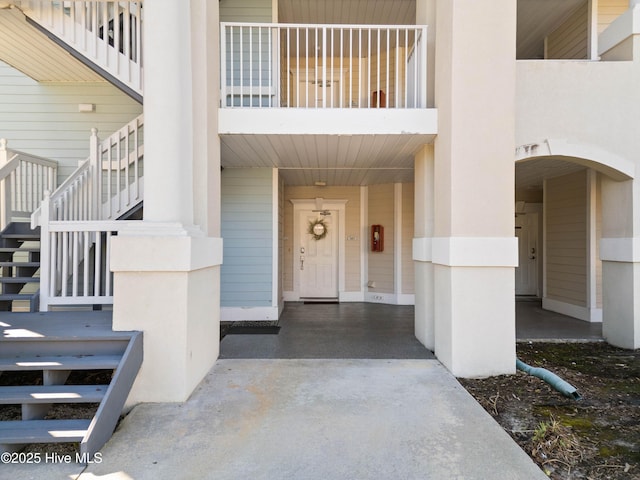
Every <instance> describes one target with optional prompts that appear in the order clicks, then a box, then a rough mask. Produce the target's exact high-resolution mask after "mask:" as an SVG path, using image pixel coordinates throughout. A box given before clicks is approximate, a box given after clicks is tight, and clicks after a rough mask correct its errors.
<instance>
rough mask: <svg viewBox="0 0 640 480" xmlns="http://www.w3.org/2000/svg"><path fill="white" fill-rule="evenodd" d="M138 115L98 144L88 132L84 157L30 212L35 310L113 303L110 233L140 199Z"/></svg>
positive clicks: (94, 133)
mask: <svg viewBox="0 0 640 480" xmlns="http://www.w3.org/2000/svg"><path fill="white" fill-rule="evenodd" d="M143 126H144V118H143V116H142V115H140V116H139V117H138V118H136V119H134V120H132V121H131V122H129V123H128V124H127V125H125V126H124V127H122V128H121V129H120V130H118V131H117V132H115V133H114V134H113V135H111V136H109V137H108V138H106V139H105V140H103V141H102V142H100V140H99V138H98V132H97V130H95V129H93V130H92V131H91V138H90V142H89V143H90V156H89V158H87V159H86V160H85V161H83V162H82V163H81V164H80V166H79V167H78V168H77V169H76V171H75V172H73V173H72V174H71V175H70V176H69V177H68V178H67V179H66V180H65V181H64V182H63V183H62V184H61V185H60V187H58V189H57V190H56V191H54V192H53V193H51V194H48V192H47V193H45V196H44V199H43V201H42V204H41V206H40V208H39V209H37V210H36V211H35V212H34V213H33V214H32V215H31V225H32V227H35V226H38V225H39V226H40V238H41V240H40V249H41V251H40V310H41V311H46V310H48V309H49V306H50V305H87V304H110V303H113V293H112V285H113V283H112V276H111V272H109V255H110V251H111V237H112V236H113V235H116V234H117V232H118V231H119V230H120V229H122V228H124V226H125V224H124V222H118V221H116V220H118V218H120V217H122V215H124V214H125V213H127V211H129V210H131V209H132V208H133V207H135V206H137V205H138V204H140V203H141V202H142V200H143V197H144V145H143V142H144V139H143Z"/></svg>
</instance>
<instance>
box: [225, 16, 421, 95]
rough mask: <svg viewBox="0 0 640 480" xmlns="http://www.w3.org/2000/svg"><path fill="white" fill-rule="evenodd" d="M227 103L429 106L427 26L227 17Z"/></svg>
mask: <svg viewBox="0 0 640 480" xmlns="http://www.w3.org/2000/svg"><path fill="white" fill-rule="evenodd" d="M220 32H221V80H222V82H221V83H222V92H221V93H222V95H221V104H222V105H221V106H222V107H253V108H260V107H262V108H265V107H266V108H274V107H285V108H292V107H293V108H426V106H427V102H426V88H427V84H426V78H427V58H426V57H427V53H426V52H427V48H426V39H427V27H425V26H415V25H413V26H398V25H298V24H266V23H222V24H221V28H220Z"/></svg>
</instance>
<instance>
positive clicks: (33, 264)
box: [0, 262, 40, 267]
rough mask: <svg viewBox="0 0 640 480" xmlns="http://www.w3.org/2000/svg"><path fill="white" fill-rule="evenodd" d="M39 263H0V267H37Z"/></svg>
mask: <svg viewBox="0 0 640 480" xmlns="http://www.w3.org/2000/svg"><path fill="white" fill-rule="evenodd" d="M39 266H40V262H0V267H39Z"/></svg>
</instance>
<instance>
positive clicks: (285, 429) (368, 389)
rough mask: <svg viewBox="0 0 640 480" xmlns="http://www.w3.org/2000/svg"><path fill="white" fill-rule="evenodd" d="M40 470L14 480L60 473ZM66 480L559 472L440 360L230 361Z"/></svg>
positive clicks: (138, 412) (133, 422)
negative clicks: (547, 467)
mask: <svg viewBox="0 0 640 480" xmlns="http://www.w3.org/2000/svg"><path fill="white" fill-rule="evenodd" d="M28 467H30V466H22V467H20V468H21V469H27V468H28ZM31 467H38V466H31ZM11 468H17V467H11ZM5 471H6V472H7V474H9V473H10V472H9V471H8V469H7V466H3V471H2V473H3V475H4V473H5ZM38 471H39V470H38V469H35V468H34V469H32V470H30V472H31V473H32V474H34V476H31V477H27V476H22V475H15V476H13V475H11V474H9V477H7V478H12V479H17V478H57V477H54V476H51V475H50V474H49V475H47V476H43V477H39V476H37V475H38ZM28 472H29V471H28V470H22V471H21V473H22V474H27V473H28ZM12 473H16V474H17V473H18V471H17V470H15V471H14V472H12ZM50 473H51V471H50ZM63 478H79V479H80V480H93V479H98V478H100V479H110V480H115V479H118V480H125V479H126V480H129V479H135V480H142V479H154V480H156V479H172V480H173V479H185V480H186V479H189V480H191V479H196V478H197V479H216V480H222V479H233V480H237V479H249V478H250V479H269V480H272V479H296V480H307V479H308V480H311V479H318V480H333V479H438V480H440V479H482V480H485V479H488V478H491V479H511V480H517V479H522V480H536V479H540V480H543V479H545V478H547V477H546V475H544V474H543V473H542V471H541V470H540V469H539V468H538V467H537V466H536V465H535V464H534V463H533V462H532V461H531V460H530V459H529V457H528V456H527V455H526V454H525V453H524V452H523V451H522V450H521V449H520V448H519V447H518V446H517V445H516V443H514V442H513V441H512V440H511V439H510V437H509V436H508V435H507V434H506V433H505V432H504V431H503V430H502V428H501V427H500V426H499V425H498V424H497V423H496V422H495V421H494V420H493V419H492V418H491V417H490V416H489V415H488V414H487V413H486V412H485V411H484V410H483V409H482V408H481V407H480V406H479V405H478V404H477V403H476V402H475V401H474V400H473V398H472V397H471V396H470V395H469V394H468V393H467V392H466V391H465V390H464V389H463V388H462V387H461V386H460V385H459V384H458V382H457V381H456V380H455V379H454V378H453V377H452V376H451V374H450V373H449V372H447V371H446V369H445V368H444V367H442V365H440V363H439V362H438V361H436V360H421V359H418V360H383V359H378V360H361V359H351V360H332V359H302V360H300V359H297V360H295V359H244V360H243V359H229V360H219V361H218V362H217V363H216V365H215V366H214V368H213V369H212V370H211V372H210V373H209V374H208V375H207V377H206V378H205V379H204V380H203V382H202V384H201V385H200V386H199V387H198V389H197V390H196V392H194V394H193V396H192V398H191V399H190V400H189V401H188V402H186V403H184V404H144V405H140V406H138V407H136V408H134V409H133V411H132V412H131V413H130V415H129V416H128V417H127V418H126V419H125V420H124V421H123V422H122V424H121V425H120V427H119V429H118V431H117V432H116V433H115V434H114V436H113V438H112V439H111V441H109V443H108V444H107V445H106V446H105V447H104V448H103V450H102V463H100V464H93V465H89V466H88V467H87V468H86V470H84V472H83V473H82V474H81V475H80V476H79V477H76V476H73V477H70V476H65V477H63Z"/></svg>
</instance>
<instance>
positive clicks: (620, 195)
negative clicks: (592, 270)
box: [600, 177, 640, 349]
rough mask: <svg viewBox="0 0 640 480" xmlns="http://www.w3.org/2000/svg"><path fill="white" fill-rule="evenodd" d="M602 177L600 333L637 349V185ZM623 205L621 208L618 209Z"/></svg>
mask: <svg viewBox="0 0 640 480" xmlns="http://www.w3.org/2000/svg"><path fill="white" fill-rule="evenodd" d="M638 182H639V181H638V180H627V181H624V182H617V181H614V180H611V179H610V178H607V177H603V178H602V190H601V191H602V240H601V243H600V258H601V260H602V333H603V336H604V338H605V339H606V340H607V342H609V343H611V344H612V345H615V346H617V347H621V348H629V349H636V348H640V208H639V207H638V206H639V205H640V186H639V185H638ZM621 205H623V206H625V207H624V208H621V207H620V206H621Z"/></svg>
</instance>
